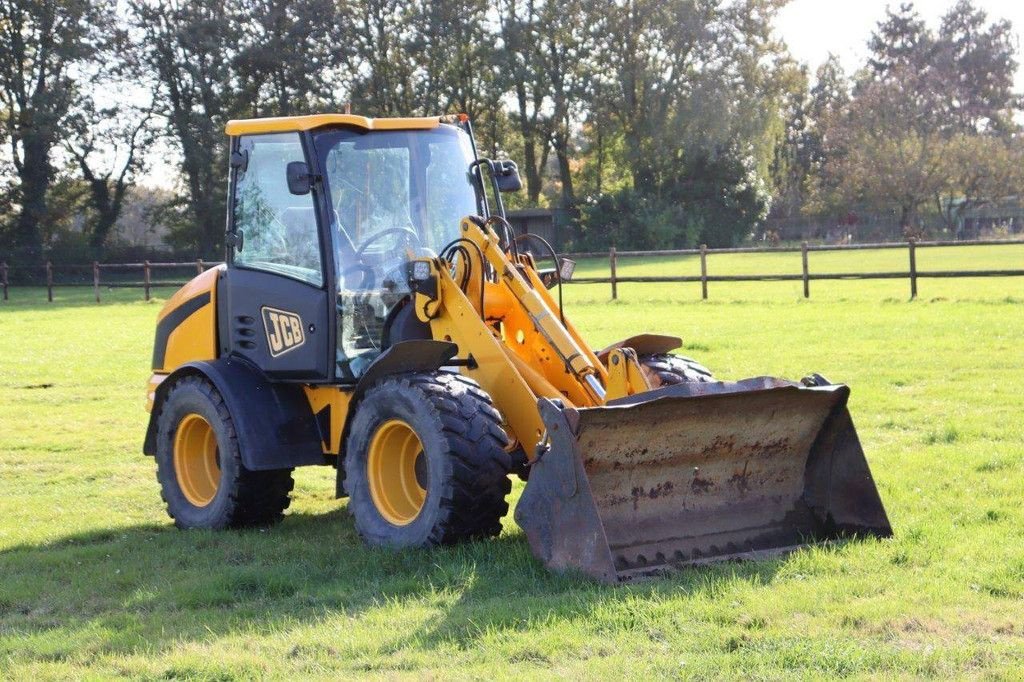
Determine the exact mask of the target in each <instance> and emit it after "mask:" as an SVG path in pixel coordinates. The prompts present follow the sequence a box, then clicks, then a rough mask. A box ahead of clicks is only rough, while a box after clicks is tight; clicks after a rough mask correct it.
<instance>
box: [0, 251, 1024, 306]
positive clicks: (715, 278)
mask: <svg viewBox="0 0 1024 682" xmlns="http://www.w3.org/2000/svg"><path fill="white" fill-rule="evenodd" d="M1011 244H1014V245H1022V246H1024V240H1020V239H993V240H965V241H922V242H919V241H915V240H913V239H911V240H908V241H907V242H906V243H892V242H888V243H882V244H840V245H824V244H814V245H812V244H808V243H807V242H804V243H803V244H801V245H800V246H799V247H768V246H755V247H739V248H731V249H709V248H707V246H705V245H701V247H700V248H699V249H676V250H669V251H616V249H615V248H614V247H612V248H611V249H609V250H608V251H589V252H583V253H571V254H565V256H566V257H569V258H574V259H581V258H607V259H608V271H609V276H608V277H577V278H573V279H572V280H570V281H568V282H567V284H610V285H611V294H612V298H613V299H617V298H618V297H619V288H618V285H619V284H623V283H648V284H650V283H672V282H680V283H685V282H691V283H692V282H700V285H701V298H704V299H706V298H708V284H709V283H713V282H794V281H799V282H803V293H804V298H810V297H811V282H813V281H824V280H866V279H906V280H908V281H909V283H910V297H911V298H916V297H917V281H918V280H919V279H928V278H959V277H1024V269H1011V270H926V271H921V270H918V269H917V249H924V248H932V247H959V246H999V245H1011ZM877 249H905V250H906V251H907V263H908V268H907V270H905V271H899V272H811V271H810V264H809V261H810V259H809V257H808V254H810V253H811V252H819V251H866V250H877ZM738 253H799V254H800V255H801V258H800V260H801V267H802V271H801V272H800V273H799V274H795V273H794V274H767V275H711V274H708V256H711V255H716V254H738ZM663 256H700V275H675V276H673V275H657V276H638V275H626V276H622V275H619V274H618V268H617V265H618V259H619V258H633V257H642V258H654V257H663ZM220 264H221V261H205V260H202V259H199V260H195V261H185V262H174V263H168V262H163V263H161V262H152V261H148V260H147V261H143V262H141V263H99V262H95V261H94V262H93V263H72V264H67V265H59V266H55V265H53V263H51V262H50V261H47V262H46V263H45V265H44V266H43V267H44V269H45V273H46V298H47V300H48V301H50V302H52V301H53V290H54V288H56V287H86V286H92V288H93V292H94V295H95V298H96V302H97V303H99V302H100V289H101V288H103V287H107V288H136V289H139V288H141V289H143V290H144V296H145V299H146V300H147V301H148V300H149V299H150V293H151V290H152V289H153V287H156V286H176V287H177V286H183V285H184V284H185V282H164V281H160V282H153V277H152V274H153V271H154V270H161V269H182V268H195V270H196V273H197V274H201V273H202V272H203V271H205V270H207V269H209V268H212V267H216V266H218V265H220ZM37 267H38V266H37ZM56 269H61V270H78V271H83V270H85V271H88V270H91V271H92V282H91V283H90V282H66V283H60V284H57V283H55V282H54V277H53V275H54V270H56ZM132 270H141V271H142V282H106V283H104V282H103V281H102V277H101V275H102V273H103V272H104V271H132ZM9 271H10V267H9V266H8V264H7V263H0V286H2V289H3V300H5V301H6V300H8V288H9V286H10V284H9V279H8V275H9ZM36 272H38V270H37V271H36Z"/></svg>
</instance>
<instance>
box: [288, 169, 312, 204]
mask: <svg viewBox="0 0 1024 682" xmlns="http://www.w3.org/2000/svg"><path fill="white" fill-rule="evenodd" d="M285 174H286V175H287V176H288V191H289V192H291V193H292V194H295V195H298V196H302V195H303V194H309V190H310V188H311V187H312V185H313V176H312V174H310V172H309V164H308V163H306V162H305V161H292V162H291V163H289V164H288V166H287V168H286V169H285Z"/></svg>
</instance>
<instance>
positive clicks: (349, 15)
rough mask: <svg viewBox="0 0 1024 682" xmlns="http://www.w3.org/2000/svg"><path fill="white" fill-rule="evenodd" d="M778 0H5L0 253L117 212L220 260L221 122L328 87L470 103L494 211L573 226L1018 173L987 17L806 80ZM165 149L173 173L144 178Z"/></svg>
mask: <svg viewBox="0 0 1024 682" xmlns="http://www.w3.org/2000/svg"><path fill="white" fill-rule="evenodd" d="M784 4H785V0H730V1H726V0H612V1H609V2H602V3H595V2H587V1H585V0H496V1H494V2H484V1H483V0H450V1H448V2H444V3H441V2H436V1H428V0H412V1H404V0H403V1H399V0H209V1H206V2H190V1H188V0H129V2H127V3H121V4H120V5H119V4H118V3H117V2H115V0H59V1H58V0H0V143H2V144H0V149H2V150H3V151H2V153H0V179H2V180H3V181H4V185H3V186H2V188H0V250H2V248H4V247H6V248H7V249H18V250H20V251H21V252H25V253H38V254H44V253H50V252H55V251H58V250H59V249H60V248H61V246H62V245H67V244H79V245H81V246H83V247H84V248H87V249H88V250H90V252H91V253H93V254H95V255H97V256H98V257H99V256H102V255H103V253H104V250H105V249H110V248H111V246H112V244H113V242H114V241H116V234H115V233H116V230H117V225H118V224H119V221H124V220H125V219H126V218H125V216H127V215H130V216H134V219H135V220H145V221H149V222H151V223H153V224H157V223H158V224H160V225H162V226H164V227H165V228H166V229H167V232H168V234H167V236H166V241H167V242H168V243H169V244H170V245H171V246H173V247H175V248H177V249H179V250H181V251H188V252H191V253H194V254H197V255H202V256H212V255H216V254H218V253H219V252H220V249H221V248H222V244H223V233H224V214H225V209H226V207H225V201H226V191H225V190H226V168H227V164H226V155H227V149H226V143H227V140H226V138H225V136H224V133H223V127H224V124H225V122H226V121H228V120H229V119H232V118H245V117H256V116H287V115H295V114H303V113H311V112H318V111H330V110H340V109H342V108H343V107H346V106H350V107H351V109H352V111H353V112H354V113H359V114H364V115H369V116H400V115H401V116H407V115H431V114H442V113H452V112H465V113H467V114H469V115H470V116H471V117H472V119H473V121H474V126H475V129H476V131H477V134H478V137H479V138H480V143H481V147H482V149H483V150H484V152H485V153H487V154H490V155H493V156H508V157H511V158H513V159H515V160H516V161H517V162H518V163H519V166H520V169H521V172H522V175H523V179H524V184H525V191H524V192H523V193H522V194H521V195H519V196H517V197H516V198H514V199H513V206H550V207H553V208H561V209H565V211H566V215H569V216H572V217H573V221H574V222H573V224H574V233H573V234H574V241H575V243H576V244H578V245H580V246H588V247H604V246H608V245H611V244H615V245H618V246H620V247H635V248H661V247H687V246H692V245H694V244H697V243H707V244H709V245H713V246H721V245H732V244H736V243H738V242H740V241H742V240H744V239H748V238H751V237H752V236H763V234H764V232H765V225H766V219H768V218H769V216H772V217H775V218H781V219H786V218H792V217H797V216H820V217H822V219H823V220H830V221H839V220H842V219H843V217H844V216H848V215H850V214H851V213H853V212H855V211H877V212H890V213H893V214H896V215H898V216H899V221H900V225H901V227H903V229H904V230H905V231H907V232H908V233H910V232H913V231H914V230H916V229H919V227H920V225H921V220H922V216H924V215H926V214H927V215H938V216H941V217H942V219H943V220H944V221H945V224H947V225H948V226H950V227H952V226H953V225H954V224H955V222H956V220H957V218H958V217H960V216H962V214H963V212H964V211H967V210H969V209H970V208H971V207H972V206H978V205H981V204H983V203H984V202H988V201H993V200H997V199H1001V198H1005V197H1007V196H1012V195H1016V194H1018V193H1019V188H1020V187H1021V185H1022V184H1024V183H1022V179H1021V177H1020V173H1021V168H1024V164H1021V163H1020V162H1021V160H1022V158H1024V157H1022V145H1021V138H1020V126H1019V124H1018V122H1017V118H1018V115H1019V114H1020V112H1021V107H1022V102H1021V98H1020V97H1019V96H1018V95H1017V94H1016V93H1015V92H1014V91H1013V76H1014V74H1015V72H1016V68H1017V62H1016V38H1015V36H1014V34H1013V31H1012V27H1011V26H1010V24H1009V23H1008V22H1006V21H1001V20H994V21H993V20H990V19H989V17H987V16H986V15H985V13H984V12H983V11H981V10H979V9H978V8H977V7H976V6H974V4H973V3H972V1H971V0H959V1H958V2H956V4H954V5H953V6H952V7H951V8H950V9H949V11H948V12H947V13H946V15H945V16H944V18H943V19H942V22H941V24H940V26H939V27H938V30H937V31H933V30H931V29H929V28H928V27H927V26H926V25H925V23H924V22H923V20H922V19H921V17H920V15H919V14H918V13H917V11H916V10H915V8H914V7H913V5H912V4H909V3H907V4H904V5H900V6H899V7H896V8H894V9H890V10H889V11H887V14H886V16H884V17H882V18H881V20H880V22H879V23H878V25H877V28H876V30H875V31H874V33H873V35H872V36H871V40H870V43H869V52H870V58H869V60H868V61H867V63H866V64H864V65H863V68H861V69H859V70H858V71H857V72H856V73H854V74H852V75H850V76H848V75H847V74H845V73H844V72H843V70H842V68H841V66H840V64H839V62H838V60H837V59H836V58H834V57H833V58H830V59H829V60H828V61H827V62H826V63H825V64H823V65H821V66H820V67H819V68H818V69H817V70H816V72H815V73H814V74H813V75H812V74H811V73H810V71H809V68H808V67H807V66H805V65H802V64H799V63H797V62H796V61H795V60H794V59H793V58H792V57H791V56H790V55H789V53H788V51H787V48H786V46H785V44H784V43H783V42H782V41H781V40H780V39H779V38H778V36H777V35H776V34H775V33H774V31H773V24H774V21H775V17H776V14H777V12H778V11H779V9H780V8H781V7H782V6H784ZM168 163H170V164H171V165H172V166H173V169H174V175H175V179H176V184H175V187H174V191H173V192H171V193H167V192H159V193H156V194H153V193H152V192H151V193H150V194H149V195H147V198H146V199H145V200H143V199H142V198H140V197H142V193H141V189H142V188H139V187H137V185H138V184H139V183H140V179H142V178H145V177H146V174H147V173H152V172H153V169H154V168H158V167H163V166H165V165H167V164H168ZM154 196H158V197H159V200H157V199H154V198H153V197H154ZM140 206H142V207H143V208H140ZM76 240H77V241H76Z"/></svg>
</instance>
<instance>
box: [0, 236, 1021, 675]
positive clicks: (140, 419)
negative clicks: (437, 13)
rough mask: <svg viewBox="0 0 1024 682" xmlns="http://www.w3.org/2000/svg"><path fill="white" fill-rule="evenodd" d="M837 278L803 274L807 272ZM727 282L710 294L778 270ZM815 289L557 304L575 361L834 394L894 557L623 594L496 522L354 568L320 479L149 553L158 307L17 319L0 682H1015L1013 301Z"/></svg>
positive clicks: (965, 288)
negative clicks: (677, 352) (273, 514)
mask: <svg viewBox="0 0 1024 682" xmlns="http://www.w3.org/2000/svg"><path fill="white" fill-rule="evenodd" d="M972 251H973V250H972V249H960V250H959V251H958V252H957V253H953V254H951V253H943V252H942V250H935V251H928V252H924V253H923V254H922V255H921V256H920V263H919V267H921V269H940V268H946V267H948V268H964V269H966V268H971V267H979V268H980V267H999V266H1000V265H999V264H1002V265H1004V266H1007V267H1020V266H1021V264H1022V262H1024V247H1010V248H1007V249H1000V250H994V249H991V248H990V249H989V250H988V251H985V252H982V251H978V252H977V254H976V255H972V254H971V252H972ZM958 254H959V255H958ZM839 256H845V257H847V258H849V254H820V255H819V254H812V261H811V262H812V265H811V268H812V271H814V270H815V269H816V268H818V267H819V262H820V263H821V264H820V267H821V268H822V269H825V259H826V258H828V259H830V260H831V259H837V258H838V257H839ZM853 256H854V257H855V258H856V261H849V260H842V261H840V260H836V261H835V262H834V263H829V264H828V268H827V269H830V270H832V269H835V268H837V267H849V268H851V269H888V268H889V267H894V268H901V267H905V264H904V262H903V260H902V258H903V257H905V254H904V253H902V252H878V253H858V254H853ZM739 258H740V257H732V256H730V257H726V256H721V257H719V258H716V259H713V260H711V261H710V263H711V268H712V272H716V271H717V272H718V273H719V274H726V271H729V270H731V271H733V272H736V271H737V270H742V269H743V268H749V270H747V271H748V272H758V271H766V270H765V269H766V268H777V269H778V271H780V272H798V269H797V268H798V267H799V254H795V255H794V254H789V255H788V256H787V257H786V258H785V259H784V261H783V259H782V257H781V255H780V256H776V255H771V254H769V255H758V256H743V257H742V260H740V259H739ZM931 258H938V259H942V260H943V261H944V262H943V263H941V264H937V263H936V264H933V263H930V262H929V260H930V259H931ZM734 259H735V260H734ZM889 259H893V261H892V263H889V262H888V261H889ZM981 261H984V262H981ZM716 263H717V265H716ZM668 265H669V266H671V267H673V268H674V267H675V266H676V265H681V266H682V265H685V266H686V267H692V266H693V263H686V262H684V261H678V262H675V261H673V262H672V263H669V264H668ZM598 267H600V264H591V263H584V264H583V265H582V270H583V271H587V270H588V269H590V268H598ZM629 268H633V269H635V270H636V271H640V270H643V269H648V270H651V269H657V270H658V271H659V272H662V273H664V272H665V271H666V269H665V268H666V264H665V263H657V262H655V263H653V264H652V263H644V264H641V263H636V264H631V263H627V264H626V265H625V266H623V267H621V268H620V272H622V271H623V270H624V269H629ZM716 269H717V270H716ZM651 274H654V273H653V272H651ZM812 286H813V289H812V298H811V300H809V301H804V300H803V299H802V298H801V293H800V283H799V282H796V283H789V282H787V283H767V284H756V285H755V284H751V285H748V284H719V285H717V286H714V287H713V288H712V293H711V300H710V301H708V302H700V301H699V300H698V299H699V285H698V284H686V285H682V284H680V285H640V284H634V285H621V287H620V300H619V301H617V302H615V303H612V302H610V301H609V300H608V287H607V285H594V286H590V285H578V286H574V287H569V288H567V290H566V303H567V310H568V312H569V314H570V315H571V317H572V318H573V319H574V320H575V321H576V322H577V324H578V325H579V326H580V327H581V328H582V329H583V330H584V331H585V333H586V334H587V335H588V336H589V338H590V339H592V341H593V343H594V344H595V345H603V344H605V343H607V342H610V341H613V340H615V339H616V338H621V337H624V336H628V335H630V334H633V333H636V332H638V331H641V330H648V329H650V330H659V331H664V332H667V333H673V334H677V335H680V336H682V337H683V338H684V339H685V340H686V348H687V352H688V353H689V354H692V355H695V356H697V357H698V358H700V359H701V360H703V361H704V362H705V363H706V364H707V365H709V366H710V367H711V368H712V369H713V370H714V371H715V372H716V374H718V375H719V376H721V377H724V378H740V377H744V376H751V375H759V374H772V375H777V376H788V377H794V378H798V377H800V376H804V375H806V374H808V373H810V372H812V371H817V372H820V373H822V374H824V375H825V376H827V377H829V378H831V379H833V380H837V381H843V382H846V383H849V384H850V385H851V386H852V388H853V397H852V400H851V410H852V413H853V415H854V419H855V420H856V422H857V424H858V427H859V430H860V434H861V438H862V441H863V443H864V449H865V451H866V452H867V456H868V459H869V461H870V463H871V466H872V468H873V471H874V474H875V478H876V480H877V481H878V485H879V489H880V492H881V494H882V498H883V500H884V501H885V503H886V506H887V510H888V513H889V516H890V519H891V520H892V522H893V526H894V528H895V537H894V538H892V539H890V540H885V541H858V542H850V543H846V544H839V545H833V546H827V547H818V548H813V549H806V550H802V551H799V552H797V553H794V554H791V555H789V556H786V557H783V558H780V559H777V560H773V561H766V562H761V563H729V564H721V565H716V566H712V567H706V568H700V569H692V570H686V571H682V572H680V573H677V574H675V575H673V576H672V577H669V578H665V579H659V580H654V581H649V582H643V583H637V584H632V585H627V586H622V587H605V586H599V585H595V584H592V583H590V582H587V581H586V580H583V579H580V578H578V577H574V576H557V575H551V574H548V573H546V572H545V571H544V570H543V569H542V568H541V567H540V566H539V565H538V564H537V563H536V562H535V561H534V560H533V559H532V557H531V556H530V554H529V551H528V550H527V547H526V544H525V541H524V538H523V536H522V534H521V533H520V531H519V530H518V528H517V527H516V526H515V524H514V522H512V520H511V518H508V519H506V521H505V532H504V533H503V534H502V536H501V537H500V538H498V539H497V540H494V541H491V542H485V543H479V544H474V545H469V546H463V547H458V548H454V549H439V550H434V551H418V552H405V553H398V554H395V553H389V552H384V551H373V550H369V549H366V548H364V547H363V546H362V545H361V544H360V542H359V540H358V539H357V537H356V535H355V533H354V531H353V528H352V523H351V521H350V520H349V518H348V516H347V513H346V511H345V504H344V502H342V501H336V500H333V499H332V495H331V492H332V486H333V477H332V471H331V470H326V469H308V470H300V471H299V472H298V473H297V476H296V478H297V488H296V494H295V499H294V502H293V504H292V506H291V509H290V511H289V514H288V515H287V516H286V518H285V521H284V522H283V523H282V524H281V525H280V526H277V527H275V528H272V529H268V530H262V531H246V532H229V533H207V532H187V533H184V532H179V531H176V530H174V529H173V527H172V526H171V524H170V521H169V519H168V518H167V517H166V516H165V514H164V512H163V509H162V507H161V503H160V498H159V493H158V489H157V485H156V482H155V479H154V466H153V462H152V461H151V460H150V459H148V458H146V457H144V456H143V455H142V454H141V452H140V450H141V441H142V436H143V432H144V428H145V420H146V415H145V413H144V410H143V391H144V387H145V381H146V378H147V376H148V364H149V358H150V354H151V342H152V333H153V325H154V318H155V315H156V313H157V310H158V309H159V302H156V301H155V302H152V303H150V304H146V303H144V302H142V301H141V300H139V299H141V292H139V291H116V292H110V293H107V292H104V297H105V302H104V303H103V304H102V305H99V306H97V305H95V304H93V303H90V302H89V298H90V296H91V291H89V290H72V289H58V290H57V301H56V302H55V303H54V304H47V303H46V302H45V292H44V291H40V290H22V289H14V290H12V294H11V295H12V300H11V301H10V302H8V303H0V390H2V392H3V393H2V395H3V398H2V399H0V678H13V679H33V680H37V679H66V678H82V677H89V678H110V677H118V676H126V677H143V678H161V679H174V678H196V679H233V678H243V679H249V678H258V677H271V678H274V677H276V678H312V677H330V678H337V677H355V676H369V677H379V678H389V679H391V678H414V679H422V678H425V677H428V678H429V677H435V678H449V677H456V678H466V677H479V678H496V679H509V678H523V677H550V676H556V675H557V676H566V677H573V678H576V677H587V678H605V677H613V676H614V677H628V678H642V677H658V678H662V677H684V678H689V677H695V678H722V677H726V678H739V677H742V678H751V677H756V678H781V677H790V676H800V677H836V676H854V677H867V676H870V677H886V678H889V677H942V678H948V677H953V676H969V677H996V678H1005V679H1019V678H1020V676H1021V674H1022V671H1024V505H1022V501H1024V419H1022V415H1024V362H1022V360H1024V279H1016V280H1014V279H992V280H980V279H979V280H929V281H924V282H922V284H921V296H920V299H919V300H917V301H914V302H910V301H908V300H907V297H908V296H907V294H908V291H907V283H906V282H905V281H890V282H828V283H813V285H812ZM158 293H159V295H160V296H163V297H166V296H167V295H168V293H169V292H167V291H166V290H161V291H159V292H158ZM518 486H519V484H517V487H516V488H515V489H514V492H513V496H516V495H518V492H519V490H520V488H519V487H518Z"/></svg>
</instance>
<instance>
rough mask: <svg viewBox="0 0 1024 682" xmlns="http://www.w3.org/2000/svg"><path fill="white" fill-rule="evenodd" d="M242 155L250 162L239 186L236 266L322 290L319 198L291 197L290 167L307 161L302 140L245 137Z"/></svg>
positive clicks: (287, 136)
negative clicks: (239, 236)
mask: <svg viewBox="0 0 1024 682" xmlns="http://www.w3.org/2000/svg"><path fill="white" fill-rule="evenodd" d="M239 149H240V151H242V152H243V153H247V154H248V156H249V159H248V164H247V166H246V168H245V170H244V171H242V170H239V171H238V175H237V176H236V180H235V200H234V205H233V207H232V210H233V212H234V228H235V230H240V231H241V232H242V233H243V243H242V249H241V251H238V252H236V253H235V256H234V264H235V265H239V266H242V267H246V268H253V269H255V270H263V271H266V272H272V273H275V274H279V275H284V276H286V277H292V278H294V279H298V280H301V281H303V282H308V283H309V284H312V285H314V286H321V285H323V267H322V262H321V259H320V240H319V237H318V232H317V224H316V211H315V208H314V207H315V204H314V195H313V193H312V192H310V193H308V194H305V195H302V196H296V195H294V194H292V193H291V192H289V191H288V182H287V175H286V169H287V166H288V164H289V163H290V162H292V161H305V160H306V159H305V155H304V154H303V151H302V141H301V139H300V137H299V134H298V133H276V134H272V135H250V136H245V137H242V138H241V139H240V140H239Z"/></svg>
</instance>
